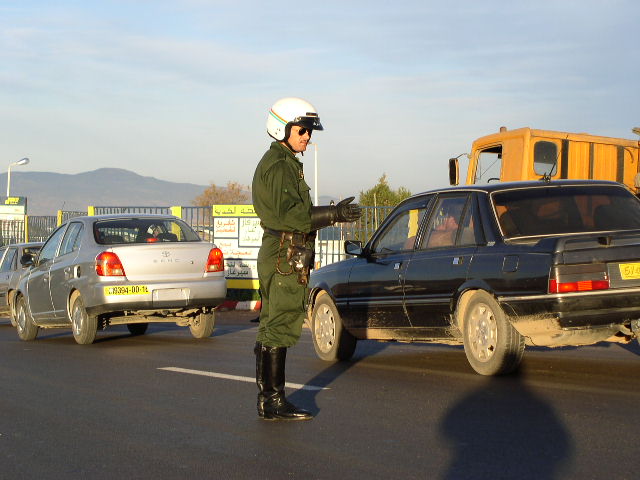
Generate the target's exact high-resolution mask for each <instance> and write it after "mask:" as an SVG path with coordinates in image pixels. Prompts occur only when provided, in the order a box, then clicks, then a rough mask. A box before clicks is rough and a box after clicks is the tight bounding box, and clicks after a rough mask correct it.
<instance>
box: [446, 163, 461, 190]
mask: <svg viewBox="0 0 640 480" xmlns="http://www.w3.org/2000/svg"><path fill="white" fill-rule="evenodd" d="M459 171H460V167H459V166H458V158H457V157H456V158H450V159H449V185H458V183H460V177H459V175H460V174H459Z"/></svg>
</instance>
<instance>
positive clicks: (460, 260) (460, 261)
mask: <svg viewBox="0 0 640 480" xmlns="http://www.w3.org/2000/svg"><path fill="white" fill-rule="evenodd" d="M451 263H453V264H454V265H462V264H463V263H464V257H453V262H451Z"/></svg>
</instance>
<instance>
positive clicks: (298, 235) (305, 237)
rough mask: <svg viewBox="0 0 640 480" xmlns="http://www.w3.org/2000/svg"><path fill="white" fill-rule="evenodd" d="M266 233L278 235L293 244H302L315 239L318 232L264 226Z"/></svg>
mask: <svg viewBox="0 0 640 480" xmlns="http://www.w3.org/2000/svg"><path fill="white" fill-rule="evenodd" d="M262 230H264V233H266V234H267V235H271V236H273V237H277V238H279V239H281V240H285V241H288V242H291V243H293V244H302V243H306V242H307V241H310V240H314V239H315V236H316V232H313V233H303V232H285V231H283V230H273V229H272V228H267V227H264V226H263V227H262Z"/></svg>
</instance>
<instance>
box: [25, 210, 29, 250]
mask: <svg viewBox="0 0 640 480" xmlns="http://www.w3.org/2000/svg"><path fill="white" fill-rule="evenodd" d="M24 241H25V243H26V242H28V241H29V215H25V216H24Z"/></svg>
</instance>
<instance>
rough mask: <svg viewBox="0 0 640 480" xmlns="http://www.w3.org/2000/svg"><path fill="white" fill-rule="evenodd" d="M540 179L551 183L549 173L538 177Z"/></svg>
mask: <svg viewBox="0 0 640 480" xmlns="http://www.w3.org/2000/svg"><path fill="white" fill-rule="evenodd" d="M540 181H541V182H544V183H551V175H550V174H549V173H545V174H543V175H542V176H541V177H540Z"/></svg>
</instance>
